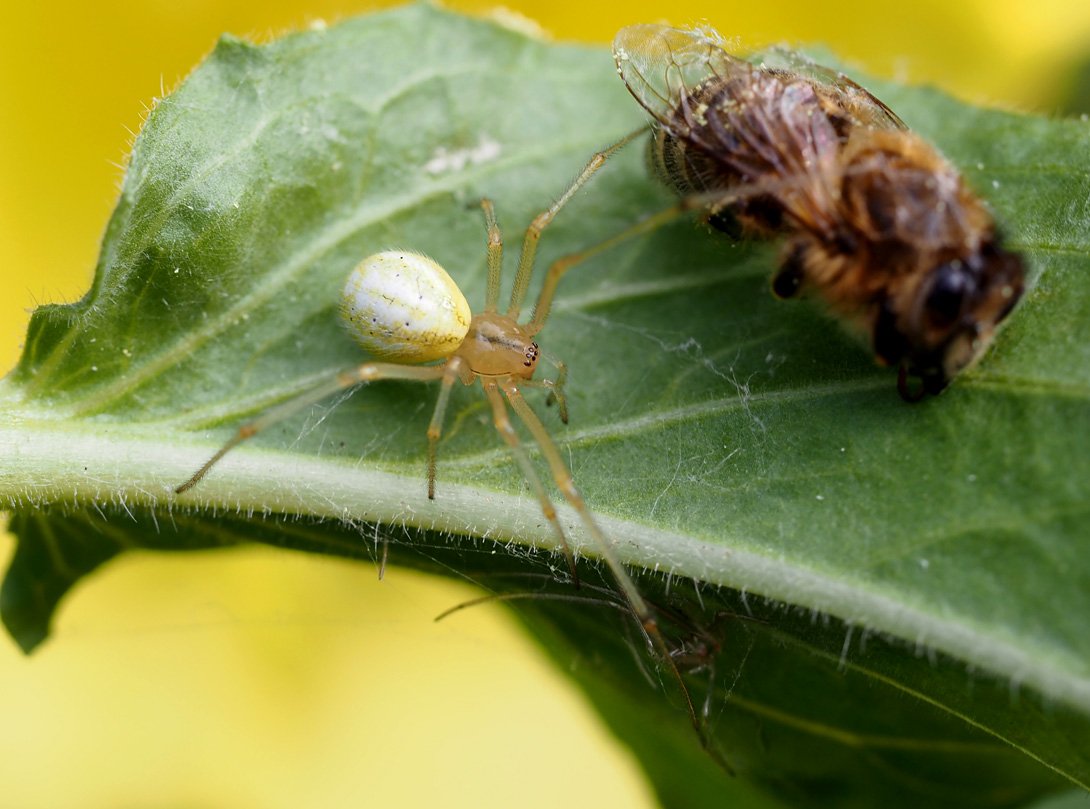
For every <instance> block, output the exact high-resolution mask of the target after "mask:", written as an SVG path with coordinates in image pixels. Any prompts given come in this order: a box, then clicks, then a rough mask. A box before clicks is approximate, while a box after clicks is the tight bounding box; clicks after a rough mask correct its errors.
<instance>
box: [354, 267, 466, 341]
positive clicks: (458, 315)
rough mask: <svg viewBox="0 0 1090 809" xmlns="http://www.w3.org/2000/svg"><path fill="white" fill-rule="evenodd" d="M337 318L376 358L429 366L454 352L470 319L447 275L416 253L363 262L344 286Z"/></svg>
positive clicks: (464, 333) (456, 289) (464, 305)
mask: <svg viewBox="0 0 1090 809" xmlns="http://www.w3.org/2000/svg"><path fill="white" fill-rule="evenodd" d="M340 308H341V317H342V318H343V319H344V322H345V323H346V324H347V325H348V329H349V331H351V332H352V336H353V337H354V338H355V339H356V341H357V342H358V343H359V344H360V345H361V346H363V347H364V348H365V349H366V350H367V351H369V352H370V353H371V354H372V355H374V356H375V357H376V358H378V359H383V360H390V361H393V362H407V363H417V362H428V361H430V360H437V359H443V358H445V357H449V356H450V355H451V354H453V353H454V352H455V350H457V348H458V346H459V345H461V344H462V340H463V339H465V336H466V332H467V331H468V330H469V323H470V321H471V320H472V318H473V314H472V312H470V309H469V304H468V303H466V299H465V296H464V295H463V294H462V291H461V290H460V289H458V286H457V285H456V284H455V283H454V280H453V279H452V278H451V277H450V276H449V275H447V271H446V270H444V269H443V268H442V267H440V266H439V265H438V264H437V263H436V262H435V261H433V260H432V259H430V258H428V257H427V256H423V255H420V254H419V253H409V252H405V251H402V250H387V251H385V252H382V253H375V254H374V255H373V256H368V257H367V258H365V259H364V260H363V261H361V262H360V263H359V264H358V265H357V266H356V269H354V270H352V274H351V275H349V276H348V281H347V282H346V283H345V285H344V293H343V294H342V295H341V307H340Z"/></svg>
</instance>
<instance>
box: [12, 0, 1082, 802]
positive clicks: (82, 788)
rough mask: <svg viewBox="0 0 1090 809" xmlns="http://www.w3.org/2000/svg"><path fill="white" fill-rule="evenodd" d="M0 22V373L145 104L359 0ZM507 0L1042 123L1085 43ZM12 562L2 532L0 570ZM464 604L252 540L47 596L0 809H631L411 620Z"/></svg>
mask: <svg viewBox="0 0 1090 809" xmlns="http://www.w3.org/2000/svg"><path fill="white" fill-rule="evenodd" d="M12 5H13V6H14V7H10V8H6V9H5V12H4V20H3V27H2V28H3V30H2V31H0V100H2V104H0V124H2V125H0V177H2V178H3V182H2V183H0V293H2V294H0V369H6V368H7V367H10V365H11V364H12V363H13V362H14V361H15V358H16V356H17V349H18V345H19V343H20V342H21V340H22V336H23V332H24V330H25V326H26V310H27V309H28V308H30V307H32V306H33V305H36V304H38V303H42V302H52V301H65V300H72V299H75V298H77V297H79V296H80V295H81V294H82V292H83V291H84V290H85V288H86V286H87V284H88V283H89V279H90V272H91V268H92V267H93V264H94V260H95V256H96V254H97V249H98V239H99V236H100V233H101V231H102V228H103V226H104V224H105V221H106V218H107V216H108V215H109V212H110V209H111V208H112V205H113V201H114V197H115V194H116V189H117V186H118V183H119V181H120V177H121V169H120V168H119V165H120V164H122V163H123V162H124V159H125V153H126V151H127V148H128V143H129V141H130V139H131V133H132V132H135V131H136V130H137V129H138V128H139V126H140V122H141V119H142V116H143V109H144V106H145V105H147V104H149V103H150V101H151V99H152V98H154V97H156V96H159V95H161V94H162V93H163V88H167V89H169V88H170V87H172V86H174V85H175V84H176V83H177V82H178V81H179V80H180V79H181V78H182V77H184V76H185V75H186V73H187V72H188V71H189V70H190V69H191V68H192V67H193V65H195V64H196V63H197V62H198V61H199V60H200V58H201V57H202V55H203V54H204V53H206V52H207V51H208V50H209V49H210V48H211V46H212V44H213V43H214V41H215V39H216V37H217V36H218V34H219V33H221V32H223V31H231V32H233V33H237V34H243V35H250V36H252V37H254V38H257V39H267V38H269V37H270V36H273V35H275V34H276V33H278V32H282V31H285V30H290V29H292V28H298V27H301V26H303V25H305V24H307V23H308V22H311V21H313V20H315V19H325V20H327V21H330V22H333V21H336V20H337V19H338V18H341V17H344V16H347V15H350V14H354V13H358V12H361V11H365V10H367V9H369V8H375V7H377V4H375V3H353V2H349V1H348V0H313V2H308V3H304V2H301V0H267V2H265V3H261V4H258V3H252V2H251V3H247V2H239V1H238V0H216V2H212V0H191V2H169V3H168V2H163V1H162V0H159V1H158V2H152V1H150V0H149V1H148V2H141V3H126V2H121V1H120V0H103V2H101V3H98V4H95V5H94V6H91V5H88V4H84V3H75V2H68V1H67V0H59V2H55V3H51V4H31V3H24V4H21V5H17V6H15V5H14V4H12ZM452 5H454V6H455V7H457V8H462V9H466V10H471V11H476V12H483V11H485V10H487V9H488V8H490V7H491V4H488V3H481V2H458V3H453V4H452ZM507 5H508V7H510V8H513V9H515V10H517V11H519V12H521V13H523V14H525V15H527V16H529V17H531V18H534V19H537V20H538V21H540V22H541V23H542V25H543V26H544V27H545V28H546V29H548V30H549V31H551V32H552V33H553V34H554V35H556V36H557V37H559V38H566V39H580V40H586V41H595V42H601V43H603V44H604V43H606V42H608V40H609V39H610V37H611V36H612V34H613V32H614V31H615V30H616V29H617V28H618V27H620V26H621V25H624V24H628V23H632V22H639V21H649V20H657V19H661V18H662V17H663V15H664V14H666V13H668V14H669V15H670V19H669V21H670V22H673V23H675V24H686V23H693V22H699V21H705V20H706V21H707V22H709V23H711V24H712V25H714V26H715V27H717V28H719V29H720V30H721V31H722V32H723V33H724V34H727V35H729V36H732V37H733V36H737V37H739V38H740V39H741V40H742V41H743V42H744V43H747V44H752V45H754V46H759V45H761V44H765V43H768V42H773V41H791V42H812V41H816V42H823V43H825V44H827V45H829V46H830V47H832V48H833V49H834V50H835V51H836V52H838V53H840V54H841V55H843V56H844V57H846V58H848V59H852V60H856V61H858V62H860V63H861V64H862V65H864V66H865V67H866V68H867V69H868V70H870V71H872V72H874V73H878V74H882V75H890V76H893V75H895V76H898V77H901V78H905V79H907V80H910V81H929V82H933V83H937V84H940V85H942V86H944V87H946V88H947V89H949V90H951V91H953V92H955V93H957V94H959V95H962V96H965V97H968V98H971V99H974V100H980V101H985V102H991V103H1000V104H1006V105H1010V106H1015V107H1019V108H1024V109H1033V110H1039V111H1046V112H1047V111H1048V109H1049V108H1050V106H1051V105H1052V104H1054V103H1055V102H1056V99H1057V97H1058V95H1057V87H1058V81H1059V78H1058V77H1061V76H1062V75H1063V71H1065V70H1066V69H1067V68H1068V67H1069V66H1070V65H1072V64H1074V63H1075V62H1076V61H1077V60H1078V59H1079V57H1080V56H1085V54H1086V53H1087V52H1088V51H1090V3H1086V2H1085V0H964V1H963V2H961V3H958V4H955V3H950V2H949V0H916V2H913V3H903V2H900V3H895V2H889V0H871V2H862V1H860V0H842V1H841V2H835V1H834V2H823V3H816V2H804V1H803V0H780V2H778V3H774V4H766V3H750V4H744V3H735V4H723V3H721V2H719V3H711V2H695V0H683V2H680V3H677V2H675V3H672V4H670V5H669V6H668V7H667V6H665V5H663V4H661V3H659V4H655V3H650V2H635V1H634V0H633V1H631V2H626V3H624V4H616V5H614V4H609V3H603V4H599V5H597V6H594V7H593V11H588V8H590V6H589V5H588V4H586V3H574V2H551V3H545V2H541V0H525V2H511V3H508V4H507ZM728 6H733V7H730V8H729V9H728V8H727V7H728ZM12 546H13V541H11V540H10V539H3V540H0V556H5V557H6V556H7V555H9V554H10V551H11V548H12ZM465 598H467V592H466V591H465V590H463V589H461V588H459V587H456V586H455V585H453V584H450V583H448V582H441V581H432V580H425V579H423V578H421V577H419V576H417V575H415V574H410V573H408V572H405V571H401V570H395V571H393V572H392V574H391V575H390V576H389V577H388V580H387V581H385V582H382V583H379V582H377V581H376V580H375V573H374V571H373V570H371V569H368V568H367V567H366V566H362V565H349V564H345V563H340V562H337V561H333V560H325V559H316V558H311V557H309V556H305V555H303V554H286V553H278V552H275V551H271V550H268V549H249V550H242V551H232V552H229V553H217V554H209V555H198V556H155V555H150V554H149V555H139V556H134V557H132V558H126V559H123V560H121V561H119V562H116V563H113V564H111V565H109V566H108V567H107V568H106V569H105V570H104V571H103V572H102V573H101V574H100V575H98V576H96V577H94V578H93V579H92V580H91V581H90V582H88V583H86V584H85V585H84V586H82V587H80V588H79V590H78V591H77V592H76V593H75V595H74V596H73V597H71V598H70V599H68V600H67V601H66V602H65V604H64V605H63V609H62V611H61V614H60V619H59V622H58V625H57V627H56V633H55V635H54V638H53V639H52V640H51V641H50V642H49V643H47V645H46V646H45V647H44V648H42V649H41V650H40V651H39V652H38V653H37V654H36V655H35V656H34V657H33V658H30V659H27V658H24V657H22V656H21V655H20V654H19V653H18V652H17V651H16V648H15V646H14V644H13V643H11V642H10V641H9V640H8V639H7V638H6V637H2V638H0V722H3V725H4V727H5V729H6V730H5V733H4V734H3V741H2V742H0V784H3V793H4V803H5V804H6V805H12V806H21V807H38V806H41V807H46V806H49V807H66V806H71V807H85V806H104V807H105V806H112V807H116V806H187V807H220V806H222V807H228V806H231V807H245V806H255V807H256V806H262V807H277V806H284V807H288V806H293V807H294V806H322V807H336V806H348V805H359V804H361V803H364V802H367V803H374V804H382V805H395V806H416V805H442V806H456V805H466V806H477V807H482V806H483V807H487V806H511V805H517V806H533V805H540V806H553V805H557V804H559V803H564V804H565V805H568V806H639V805H651V804H652V798H651V795H650V792H649V790H648V788H647V786H646V784H645V783H644V782H643V780H642V777H641V775H640V774H639V771H638V769H637V768H636V766H635V765H634V763H633V762H632V761H631V759H630V758H629V757H628V756H627V754H626V753H625V752H624V751H623V750H621V749H620V748H618V747H617V746H615V745H614V744H613V743H612V742H611V740H610V739H609V737H608V734H607V733H606V732H605V731H604V730H603V729H602V728H601V727H600V726H599V725H598V723H597V721H596V719H595V718H594V716H593V714H592V713H591V712H590V710H589V709H588V707H587V706H586V704H585V703H584V702H583V700H582V699H581V697H580V696H579V695H577V694H574V693H572V692H571V690H570V689H569V688H568V687H567V685H566V684H565V683H564V682H563V681H562V680H561V679H560V678H559V676H558V675H556V674H554V673H553V672H552V671H551V670H550V669H549V668H548V667H547V665H546V664H545V663H544V660H543V657H542V655H541V654H540V653H539V652H538V651H537V650H536V649H534V648H533V646H532V645H531V644H530V643H529V642H528V641H526V640H525V639H523V638H521V636H519V635H518V633H517V632H516V631H515V629H514V628H513V626H512V625H511V623H510V622H509V621H508V619H507V618H506V616H505V615H504V614H503V613H502V612H501V611H499V610H498V609H492V608H483V609H477V610H472V611H469V612H467V613H464V614H462V615H460V616H459V617H457V618H456V619H453V620H451V621H448V622H446V623H444V624H439V625H435V624H433V623H432V621H431V619H432V618H433V617H434V615H435V614H436V613H438V612H439V611H441V610H442V609H443V608H445V607H448V606H450V605H452V604H454V603H457V602H459V601H461V600H464V599H465ZM528 783H533V784H534V789H533V790H532V791H529V790H527V789H526V786H527V784H528Z"/></svg>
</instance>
